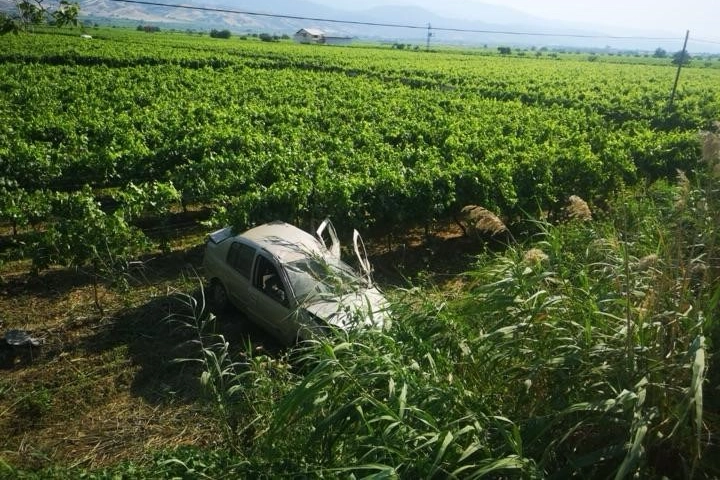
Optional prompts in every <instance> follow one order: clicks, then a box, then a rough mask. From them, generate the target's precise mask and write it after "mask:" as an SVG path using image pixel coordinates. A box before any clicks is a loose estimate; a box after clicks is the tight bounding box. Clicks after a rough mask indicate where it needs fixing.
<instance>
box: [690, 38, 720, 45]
mask: <svg viewBox="0 0 720 480" xmlns="http://www.w3.org/2000/svg"><path fill="white" fill-rule="evenodd" d="M690 41H691V42H695V43H712V44H713V45H720V42H718V41H716V40H708V39H706V38H692V39H690Z"/></svg>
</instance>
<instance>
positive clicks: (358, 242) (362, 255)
mask: <svg viewBox="0 0 720 480" xmlns="http://www.w3.org/2000/svg"><path fill="white" fill-rule="evenodd" d="M353 245H354V248H355V255H356V256H357V259H358V262H359V264H360V268H361V269H362V272H361V273H362V274H363V275H364V276H365V277H366V278H367V281H368V286H372V265H370V260H368V257H367V250H365V242H363V239H362V237H361V236H360V233H359V232H358V231H357V230H353Z"/></svg>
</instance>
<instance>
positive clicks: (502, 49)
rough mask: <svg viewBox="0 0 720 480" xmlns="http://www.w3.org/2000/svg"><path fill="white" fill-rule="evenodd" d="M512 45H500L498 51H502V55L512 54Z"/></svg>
mask: <svg viewBox="0 0 720 480" xmlns="http://www.w3.org/2000/svg"><path fill="white" fill-rule="evenodd" d="M510 51H511V50H510V47H498V52H500V55H510Z"/></svg>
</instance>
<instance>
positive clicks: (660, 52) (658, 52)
mask: <svg viewBox="0 0 720 480" xmlns="http://www.w3.org/2000/svg"><path fill="white" fill-rule="evenodd" d="M653 57H655V58H665V57H667V52H666V51H665V50H664V49H662V48H659V47H658V48H656V49H655V53H653Z"/></svg>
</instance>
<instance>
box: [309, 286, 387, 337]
mask: <svg viewBox="0 0 720 480" xmlns="http://www.w3.org/2000/svg"><path fill="white" fill-rule="evenodd" d="M388 306H389V304H388V301H387V300H386V299H385V296H384V295H383V294H382V293H381V292H380V291H379V290H378V289H377V288H375V287H372V288H367V289H363V290H358V291H356V292H351V293H347V294H344V295H343V296H341V297H330V298H328V297H324V296H317V297H313V298H310V299H308V300H307V301H306V302H305V303H304V304H303V308H304V309H305V310H307V311H308V312H310V313H311V314H313V315H315V316H316V317H318V318H320V319H322V320H323V321H325V322H327V323H329V324H330V325H334V326H337V327H340V328H343V329H347V328H352V327H355V326H358V325H363V326H368V327H375V328H383V327H384V326H386V325H387V324H388V323H389V315H388Z"/></svg>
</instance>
